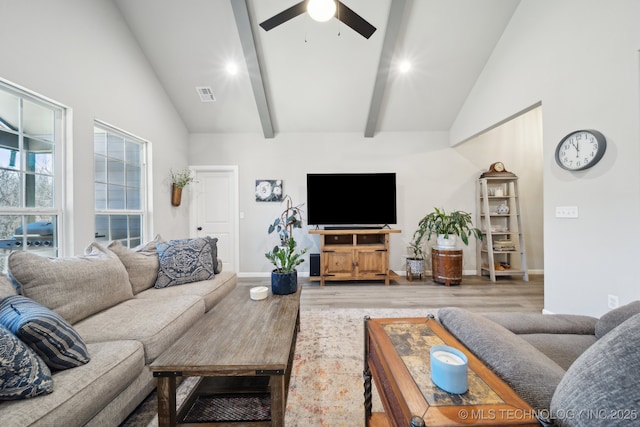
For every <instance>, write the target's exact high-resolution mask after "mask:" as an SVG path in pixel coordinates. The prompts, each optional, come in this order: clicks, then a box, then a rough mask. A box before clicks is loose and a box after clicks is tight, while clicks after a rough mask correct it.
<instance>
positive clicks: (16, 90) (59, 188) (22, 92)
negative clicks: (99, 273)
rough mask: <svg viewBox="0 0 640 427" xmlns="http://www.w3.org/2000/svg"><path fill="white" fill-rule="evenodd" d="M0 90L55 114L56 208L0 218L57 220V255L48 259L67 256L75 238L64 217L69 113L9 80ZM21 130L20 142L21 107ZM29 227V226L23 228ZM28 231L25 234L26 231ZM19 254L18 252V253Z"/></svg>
mask: <svg viewBox="0 0 640 427" xmlns="http://www.w3.org/2000/svg"><path fill="white" fill-rule="evenodd" d="M0 90H2V91H3V92H6V93H9V94H11V95H13V96H16V97H19V98H20V103H21V104H22V102H23V100H25V99H26V100H28V101H29V102H31V103H34V104H37V105H40V106H42V107H45V108H47V109H51V110H52V111H53V112H54V122H55V125H54V141H52V142H53V145H54V150H53V168H54V169H53V180H54V188H53V191H54V197H53V207H51V208H28V207H25V206H20V207H18V208H14V207H0V214H2V215H16V216H20V215H44V216H55V217H56V224H55V234H54V238H55V241H54V247H55V253H54V254H47V255H55V256H58V257H61V256H64V255H65V254H66V252H67V251H68V248H69V247H72V245H73V242H72V236H71V233H68V232H67V231H66V229H67V227H65V222H66V218H67V217H68V215H65V211H66V209H67V198H66V189H67V188H68V183H67V181H66V179H67V178H66V177H67V175H66V172H65V171H66V163H67V161H66V153H67V144H68V139H67V127H68V123H67V120H69V119H70V114H69V109H68V108H67V107H66V106H64V105H62V104H60V103H58V102H55V101H53V100H51V99H49V98H47V97H45V96H43V95H40V94H38V93H36V92H33V91H30V90H28V89H26V88H23V87H21V86H19V85H16V84H14V83H12V82H10V81H8V80H5V79H2V78H0ZM19 122H20V123H19V126H18V131H17V134H18V135H19V138H20V139H22V138H23V137H24V129H23V128H22V105H21V106H20V116H19ZM25 160H26V159H21V161H22V162H23V164H22V165H21V166H20V169H19V170H20V171H21V173H24V172H25V170H26V168H25V165H24V161H25ZM20 191H21V192H22V193H23V194H22V195H21V200H22V201H23V204H24V197H25V194H24V191H25V188H24V185H21V190H20ZM24 226H26V224H25V225H24ZM25 231H26V230H25ZM15 250H17V249H15ZM20 250H25V246H24V245H23V246H22V247H21V248H20Z"/></svg>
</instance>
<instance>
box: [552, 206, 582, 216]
mask: <svg viewBox="0 0 640 427" xmlns="http://www.w3.org/2000/svg"><path fill="white" fill-rule="evenodd" d="M556 218H578V207H577V206H556Z"/></svg>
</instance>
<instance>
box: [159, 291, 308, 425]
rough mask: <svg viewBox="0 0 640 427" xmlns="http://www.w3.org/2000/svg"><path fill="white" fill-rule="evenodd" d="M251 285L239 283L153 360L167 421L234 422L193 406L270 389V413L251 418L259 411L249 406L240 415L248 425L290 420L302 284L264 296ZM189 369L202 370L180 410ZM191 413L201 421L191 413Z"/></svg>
mask: <svg viewBox="0 0 640 427" xmlns="http://www.w3.org/2000/svg"><path fill="white" fill-rule="evenodd" d="M250 288H251V287H249V286H245V285H238V286H237V287H236V288H235V289H234V290H233V291H232V292H231V293H230V294H229V295H227V296H226V297H225V298H224V299H223V300H222V301H221V302H220V303H218V304H217V305H216V306H215V307H214V308H213V309H211V311H209V312H208V313H207V314H205V315H204V317H203V318H202V319H200V320H199V321H198V322H197V323H196V324H195V325H194V326H193V327H192V328H191V329H189V331H187V332H186V333H185V334H184V335H183V336H182V337H181V338H180V339H178V341H176V342H175V343H174V344H173V345H172V346H171V347H170V348H169V349H167V350H166V351H165V352H164V353H162V354H161V355H160V356H159V357H158V358H157V359H156V360H155V361H154V362H153V363H152V364H151V366H150V368H151V371H152V372H153V375H154V376H155V377H157V378H158V421H159V425H160V426H174V425H179V424H181V423H183V422H197V423H198V425H199V426H203V425H225V424H224V423H225V422H227V423H233V422H235V421H229V420H226V421H220V420H216V422H207V420H202V419H201V414H200V415H199V414H195V415H191V412H193V411H194V410H195V408H196V407H197V405H196V404H198V405H199V407H202V406H203V405H202V402H205V403H206V402H209V401H212V402H217V403H221V402H222V403H221V404H223V403H224V402H229V401H233V399H234V398H239V399H251V398H252V397H253V396H255V399H258V400H259V399H261V398H262V400H264V399H265V396H266V400H267V409H266V412H267V414H266V415H267V418H259V419H257V420H256V419H254V418H251V419H247V416H249V415H251V414H249V415H246V414H245V415H239V416H240V417H244V418H243V419H239V420H237V421H241V422H242V425H245V424H249V425H258V426H259V425H263V426H269V425H270V426H274V427H276V426H277V427H283V426H284V415H285V408H286V401H287V391H288V388H289V378H290V376H291V365H292V361H293V353H294V349H295V343H296V337H297V333H298V330H299V327H300V293H301V290H302V288H301V287H298V291H297V292H296V293H293V294H290V295H273V294H271V292H269V296H268V297H267V298H266V299H265V300H261V301H253V300H252V299H251V298H250V297H249V290H250ZM189 376H192V377H202V378H201V380H200V382H199V384H198V386H197V387H195V388H194V390H193V391H192V392H191V394H190V395H189V397H188V398H187V400H186V401H185V403H184V404H183V405H182V406H181V408H180V412H177V410H176V382H177V378H178V377H189ZM205 399H210V400H205ZM231 405H232V406H238V405H234V404H233V403H231ZM205 406H206V405H205ZM232 409H237V408H232ZM206 410H210V408H205V411H206ZM263 412H264V411H263ZM269 412H270V414H269ZM190 416H192V417H196V418H197V421H189V419H188V418H189V417H190ZM214 419H215V417H214ZM254 421H255V422H254ZM234 425H238V424H234Z"/></svg>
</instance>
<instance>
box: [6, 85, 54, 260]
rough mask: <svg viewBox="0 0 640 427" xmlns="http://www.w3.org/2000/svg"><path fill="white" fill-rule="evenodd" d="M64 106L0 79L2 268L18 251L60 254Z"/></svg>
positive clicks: (50, 254) (47, 254)
mask: <svg viewBox="0 0 640 427" xmlns="http://www.w3.org/2000/svg"><path fill="white" fill-rule="evenodd" d="M64 114H65V110H64V109H63V108H62V107H60V106H59V105H55V104H53V103H51V102H49V101H46V100H45V99H42V98H40V97H38V96H36V95H33V94H30V93H27V92H25V91H22V90H20V89H18V88H16V87H13V86H11V85H9V84H6V83H3V82H0V267H1V269H2V271H6V259H7V257H8V255H9V253H11V251H15V250H29V251H35V252H38V253H39V254H41V255H45V256H53V257H55V256H57V255H58V248H59V247H60V246H59V245H60V243H61V242H60V241H59V237H58V236H59V235H60V233H58V228H59V222H60V219H61V215H62V210H61V209H62V208H61V207H62V206H63V203H62V191H61V189H62V184H63V182H62V172H61V171H62V170H63V168H62V159H63V151H64V150H63V123H64Z"/></svg>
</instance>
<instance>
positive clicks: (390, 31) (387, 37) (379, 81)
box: [364, 0, 406, 138]
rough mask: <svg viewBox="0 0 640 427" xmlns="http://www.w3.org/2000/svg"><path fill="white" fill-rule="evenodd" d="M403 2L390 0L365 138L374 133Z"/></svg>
mask: <svg viewBox="0 0 640 427" xmlns="http://www.w3.org/2000/svg"><path fill="white" fill-rule="evenodd" d="M405 4H406V1H405V0H391V8H390V10H389V19H388V20H387V29H386V31H385V33H384V41H383V42H382V52H381V53H380V62H379V63H378V73H377V74H376V82H375V85H374V87H373V95H372V96H371V105H370V106H369V117H368V118H367V126H366V127H365V130H364V136H365V138H372V137H373V136H374V134H375V133H376V127H377V125H378V118H379V116H380V108H381V107H382V98H383V97H384V91H385V89H386V86H387V80H388V78H389V70H390V69H391V60H392V59H393V51H394V50H395V47H396V40H398V34H399V33H400V25H401V24H402V16H403V15H404V7H405Z"/></svg>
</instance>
